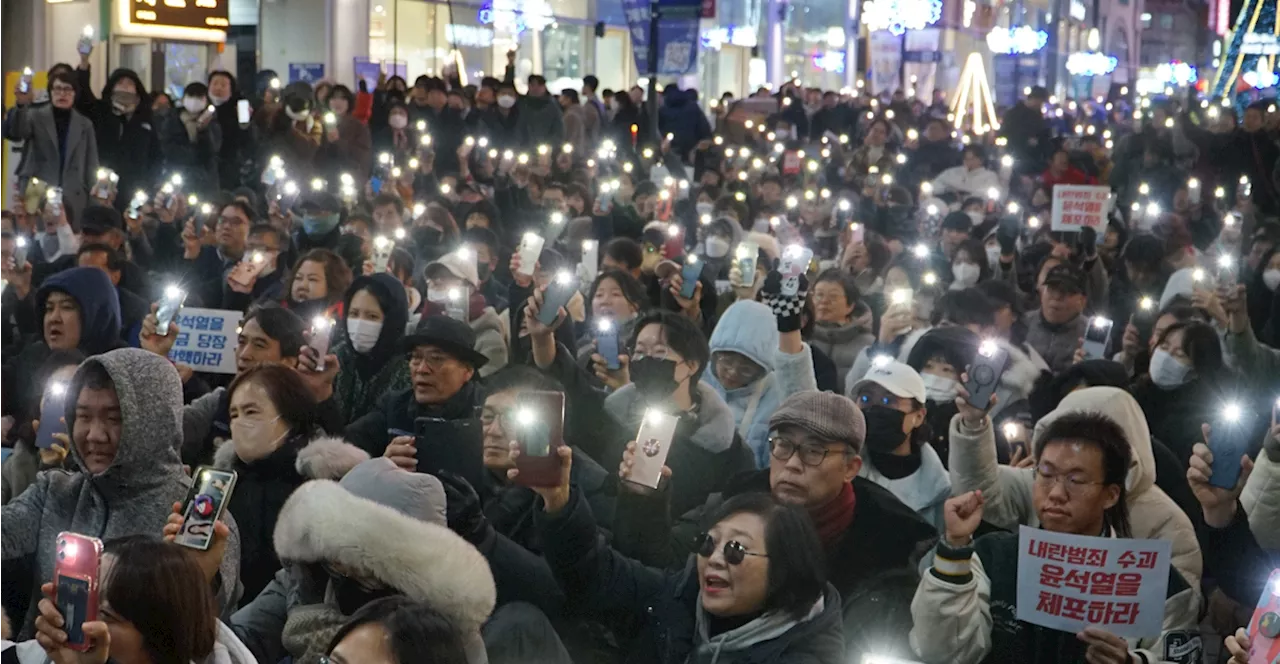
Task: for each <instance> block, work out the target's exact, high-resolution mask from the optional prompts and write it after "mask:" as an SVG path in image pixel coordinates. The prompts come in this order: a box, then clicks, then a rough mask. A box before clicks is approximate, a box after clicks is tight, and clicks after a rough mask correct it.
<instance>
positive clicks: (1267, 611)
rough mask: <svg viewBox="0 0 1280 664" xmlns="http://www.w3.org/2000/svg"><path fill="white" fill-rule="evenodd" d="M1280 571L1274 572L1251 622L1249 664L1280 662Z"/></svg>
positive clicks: (1259, 598) (1263, 589) (1268, 579)
mask: <svg viewBox="0 0 1280 664" xmlns="http://www.w3.org/2000/svg"><path fill="white" fill-rule="evenodd" d="M1278 637H1280V569H1276V570H1272V571H1271V576H1269V577H1267V585H1265V586H1263V588H1262V595H1261V596H1260V597H1258V606H1257V608H1255V609H1254V610H1253V618H1252V619H1250V620H1249V641H1250V647H1249V664H1275V663H1276V662H1277V661H1280V638H1278Z"/></svg>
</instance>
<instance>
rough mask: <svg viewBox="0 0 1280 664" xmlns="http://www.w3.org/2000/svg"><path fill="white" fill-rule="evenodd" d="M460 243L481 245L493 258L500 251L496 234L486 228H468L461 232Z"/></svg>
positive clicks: (500, 246) (500, 242)
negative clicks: (486, 248)
mask: <svg viewBox="0 0 1280 664" xmlns="http://www.w3.org/2000/svg"><path fill="white" fill-rule="evenodd" d="M473 212H474V210H473ZM462 241H463V242H466V243H468V244H470V243H475V244H483V245H484V246H486V247H488V248H489V252H490V253H491V254H493V255H494V256H497V254H498V251H499V250H501V249H502V241H501V240H499V239H498V234H497V233H494V232H493V231H491V230H489V229H488V228H482V227H479V226H477V227H475V228H468V229H467V230H465V231H463V232H462Z"/></svg>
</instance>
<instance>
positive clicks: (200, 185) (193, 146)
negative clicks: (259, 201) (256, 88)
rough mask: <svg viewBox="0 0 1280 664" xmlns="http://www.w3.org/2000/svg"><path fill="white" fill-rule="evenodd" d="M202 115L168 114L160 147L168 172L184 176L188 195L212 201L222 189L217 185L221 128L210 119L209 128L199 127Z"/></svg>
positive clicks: (182, 110)
mask: <svg viewBox="0 0 1280 664" xmlns="http://www.w3.org/2000/svg"><path fill="white" fill-rule="evenodd" d="M202 113H203V111H201V112H200V113H192V112H190V111H188V110H187V109H185V108H175V109H173V110H172V111H169V114H168V115H167V116H165V118H164V120H163V121H162V122H161V123H160V147H161V149H162V150H164V164H165V172H167V173H180V174H182V177H183V178H184V180H183V182H184V183H185V185H184V189H185V190H186V191H194V192H197V193H199V194H201V195H202V196H204V197H211V196H212V195H213V194H216V193H218V192H219V191H221V189H222V188H221V186H220V185H219V184H218V154H219V153H220V152H221V151H222V125H219V124H218V123H217V121H216V119H210V120H209V123H208V124H207V125H205V126H204V127H199V125H198V118H199V116H200V115H201V114H202ZM189 126H190V128H191V129H190V130H188V127H189Z"/></svg>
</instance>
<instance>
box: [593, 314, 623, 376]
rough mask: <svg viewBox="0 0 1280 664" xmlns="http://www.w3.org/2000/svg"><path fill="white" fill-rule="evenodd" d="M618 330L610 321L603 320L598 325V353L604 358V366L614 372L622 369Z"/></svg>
mask: <svg viewBox="0 0 1280 664" xmlns="http://www.w3.org/2000/svg"><path fill="white" fill-rule="evenodd" d="M618 351H619V349H618V328H617V326H615V325H614V324H613V321H610V320H601V321H599V322H598V323H597V324H596V352H598V353H600V357H603V358H604V365H605V366H606V367H608V368H609V369H610V370H612V371H617V370H618V369H621V368H622V362H621V360H619V359H618V355H619V352H618Z"/></svg>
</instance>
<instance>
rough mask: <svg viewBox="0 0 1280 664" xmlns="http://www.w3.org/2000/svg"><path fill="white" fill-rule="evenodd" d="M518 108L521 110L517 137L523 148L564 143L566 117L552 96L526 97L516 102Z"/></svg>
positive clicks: (518, 117) (517, 119) (518, 118)
mask: <svg viewBox="0 0 1280 664" xmlns="http://www.w3.org/2000/svg"><path fill="white" fill-rule="evenodd" d="M516 108H517V109H519V115H518V116H517V118H516V136H517V137H518V140H519V143H520V146H521V147H523V148H525V149H530V148H533V147H534V146H537V145H552V146H556V145H560V144H561V143H564V117H563V114H562V113H561V111H560V104H559V103H558V102H556V100H555V99H553V98H552V97H551V95H549V94H547V95H543V96H541V97H531V96H529V95H525V96H523V97H521V98H520V100H519V101H518V102H516Z"/></svg>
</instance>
